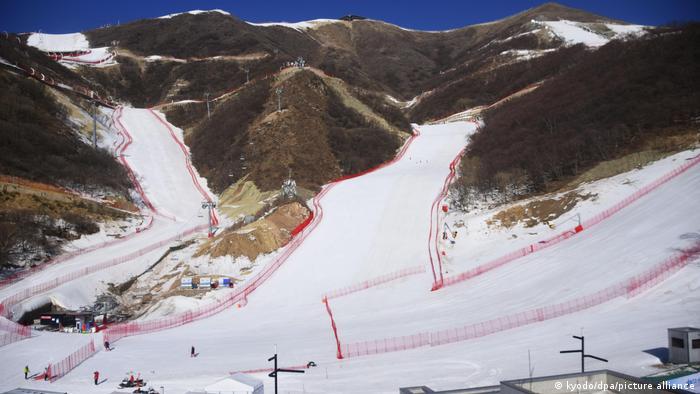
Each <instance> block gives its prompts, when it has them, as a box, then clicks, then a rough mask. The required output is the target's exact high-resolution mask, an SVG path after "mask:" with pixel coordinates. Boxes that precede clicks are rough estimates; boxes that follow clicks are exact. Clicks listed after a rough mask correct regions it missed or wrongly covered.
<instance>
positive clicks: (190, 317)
mask: <svg viewBox="0 0 700 394" xmlns="http://www.w3.org/2000/svg"><path fill="white" fill-rule="evenodd" d="M419 135H420V133H419V132H418V131H417V130H416V131H414V134H413V135H412V136H411V137H410V138H409V139H408V140H406V142H405V143H404V145H403V147H402V148H401V149H400V150H399V152H398V153H397V154H396V156H395V157H394V158H393V159H392V160H391V161H388V162H386V163H383V164H381V165H379V166H377V167H374V168H371V169H369V170H366V171H363V172H361V173H358V174H352V175H346V176H343V177H341V178H338V179H336V180H335V181H332V182H331V183H330V184H328V185H326V186H325V187H323V189H322V190H321V191H320V192H319V193H318V194H317V195H316V196H315V197H314V198H313V200H312V204H313V206H314V211H313V212H314V214H313V216H312V219H311V220H310V222H308V223H307V225H306V226H305V228H303V229H302V230H301V231H300V232H298V233H297V235H296V236H294V237H293V238H292V240H291V241H290V242H289V243H288V244H287V245H286V246H285V247H284V250H283V251H282V253H281V254H280V255H279V256H278V257H277V258H275V260H274V261H273V262H272V263H270V264H268V265H267V266H266V267H265V268H263V269H262V270H261V271H260V272H258V273H257V274H256V275H255V276H254V277H253V278H251V279H250V280H249V281H247V282H246V283H245V284H244V285H243V286H242V287H241V288H240V289H237V290H234V291H233V292H232V293H231V294H229V295H228V296H227V297H226V298H224V299H222V300H216V301H213V302H210V303H208V304H206V305H202V306H200V307H198V308H195V309H193V310H189V311H185V312H181V313H178V314H175V315H172V316H168V317H163V318H160V319H154V320H149V321H132V322H129V323H124V324H117V325H114V326H110V327H108V328H107V329H106V330H105V331H104V335H105V338H107V340H109V341H110V342H115V341H117V340H119V339H121V338H123V337H126V336H131V335H139V334H146V333H151V332H157V331H161V330H166V329H169V328H173V327H178V326H181V325H184V324H187V323H190V322H192V321H195V320H198V319H202V318H205V317H209V316H212V315H214V314H216V313H219V312H221V311H223V310H224V309H226V308H229V307H231V306H234V305H237V304H238V305H245V304H246V303H247V300H248V295H249V294H251V293H253V292H254V291H255V290H256V289H257V288H258V287H260V286H261V285H262V284H263V283H265V281H267V279H269V278H270V277H271V276H272V275H273V274H274V273H275V272H276V271H277V269H279V267H281V266H282V264H284V262H285V261H287V259H288V258H289V256H291V255H292V254H293V253H294V251H296V249H297V248H299V246H301V244H302V243H303V242H304V240H305V239H306V238H307V237H308V236H309V235H310V234H311V233H313V230H314V229H315V228H316V227H317V226H318V224H319V223H320V222H321V220H322V219H323V207H322V206H321V199H322V198H323V197H324V196H325V195H326V194H327V193H328V192H329V191H330V190H331V189H333V188H334V187H335V186H336V185H338V184H339V183H340V182H342V181H345V180H348V179H352V178H356V177H359V176H361V175H365V174H368V173H370V172H374V171H377V170H379V169H381V168H384V167H386V166H389V165H391V164H393V163H395V162H397V161H398V160H400V159H401V158H402V157H403V156H404V155H405V154H406V151H407V150H408V148H409V146H410V145H411V144H412V143H413V141H414V140H415V139H416V138H417V137H418V136H419Z"/></svg>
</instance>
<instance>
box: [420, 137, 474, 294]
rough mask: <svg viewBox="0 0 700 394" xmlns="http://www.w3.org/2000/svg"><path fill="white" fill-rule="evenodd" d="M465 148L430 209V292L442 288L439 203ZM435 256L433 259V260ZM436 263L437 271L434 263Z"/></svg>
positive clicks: (453, 163) (451, 167)
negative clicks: (431, 284) (431, 283)
mask: <svg viewBox="0 0 700 394" xmlns="http://www.w3.org/2000/svg"><path fill="white" fill-rule="evenodd" d="M465 149H466V148H463V149H462V150H460V151H459V153H458V154H457V156H455V158H454V159H453V160H452V161H451V162H450V167H449V168H450V173H449V174H447V177H446V178H445V181H444V182H443V183H442V189H440V193H438V195H437V197H435V200H434V201H433V204H432V205H431V207H430V229H429V233H428V257H429V258H430V268H431V269H432V272H433V287H432V290H437V289H439V288H441V287H442V283H443V281H444V279H443V274H442V256H441V255H440V249H439V247H438V240H439V238H440V237H439V235H440V203H441V202H442V200H443V199H444V198H445V197H447V192H448V190H449V187H450V184H451V183H452V181H453V180H454V178H455V176H456V168H457V166H458V165H459V162H460V161H461V160H462V155H464V151H465ZM433 255H435V258H433ZM436 262H437V271H436V267H435V263H436Z"/></svg>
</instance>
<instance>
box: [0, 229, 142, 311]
mask: <svg viewBox="0 0 700 394" xmlns="http://www.w3.org/2000/svg"><path fill="white" fill-rule="evenodd" d="M152 226H153V216H151V217H150V219H149V221H148V223H147V224H146V225H145V226H144V227H139V228H137V229H136V231H135V232H133V233H130V234H128V235H125V236H123V237H120V238H117V239H113V240H110V241H104V242H100V243H97V244H94V245H91V246H88V247H85V248H82V249H78V250H74V251H71V252H66V253H63V254H61V255H60V256H58V257H56V258H54V259H51V260H49V261H47V262H45V263H42V264H39V265H35V266H34V267H31V268H29V269H26V270H24V271H20V272H16V273H14V274H12V275H9V276H6V277H5V278H3V279H2V280H0V289H1V288H3V287H5V286H8V285H10V284H12V283H15V282H16V281H17V280H19V279H22V278H24V277H27V276H29V275H33V274H35V273H37V272H39V271H43V270H45V269H46V268H48V267H51V266H52V265H55V264H58V263H61V262H63V261H66V260H68V259H72V258H73V257H76V256H80V255H84V254H86V253H90V252H92V251H94V250H97V249H101V248H106V247H109V246H112V245H116V244H119V243H121V242H124V241H128V240H130V239H132V238H134V237H135V236H137V235H138V234H139V233H142V232H144V231H146V230H148V229H150V228H151V227H152ZM0 315H2V311H0Z"/></svg>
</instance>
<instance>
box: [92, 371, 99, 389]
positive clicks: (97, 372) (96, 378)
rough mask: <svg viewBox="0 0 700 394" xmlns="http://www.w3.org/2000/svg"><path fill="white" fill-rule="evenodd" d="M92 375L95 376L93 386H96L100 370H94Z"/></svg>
mask: <svg viewBox="0 0 700 394" xmlns="http://www.w3.org/2000/svg"><path fill="white" fill-rule="evenodd" d="M93 376H94V378H95V386H97V383H98V382H99V380H100V372H99V371H95V372H94V373H93Z"/></svg>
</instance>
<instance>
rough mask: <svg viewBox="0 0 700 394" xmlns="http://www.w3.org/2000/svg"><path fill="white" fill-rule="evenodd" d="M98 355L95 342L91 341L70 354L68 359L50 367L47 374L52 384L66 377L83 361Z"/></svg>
mask: <svg viewBox="0 0 700 394" xmlns="http://www.w3.org/2000/svg"><path fill="white" fill-rule="evenodd" d="M95 353H96V350H95V342H94V341H92V340H91V341H90V342H88V343H87V344H85V345H83V346H81V347H80V348H79V349H78V350H76V351H74V352H73V353H71V354H69V355H68V356H67V357H66V358H64V359H63V360H61V361H58V362H56V363H53V364H51V365H49V367H48V370H47V372H46V373H47V374H48V375H49V376H48V377H49V380H50V381H51V382H53V381H55V380H57V379H60V378H62V377H64V376H65V375H66V374H68V372H70V371H72V370H73V369H74V368H75V367H77V366H78V365H80V364H81V363H82V362H83V361H85V360H87V359H88V358H90V357H91V356H92V355H93V354H95Z"/></svg>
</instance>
